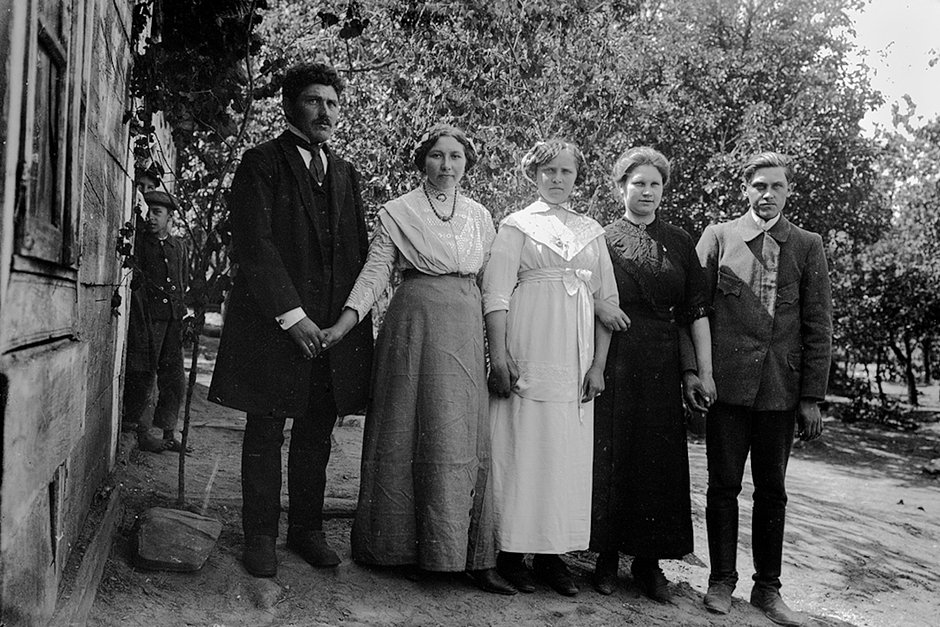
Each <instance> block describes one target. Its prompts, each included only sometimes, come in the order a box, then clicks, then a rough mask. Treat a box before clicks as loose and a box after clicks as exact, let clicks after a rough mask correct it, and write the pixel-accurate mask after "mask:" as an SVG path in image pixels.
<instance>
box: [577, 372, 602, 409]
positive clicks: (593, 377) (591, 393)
mask: <svg viewBox="0 0 940 627" xmlns="http://www.w3.org/2000/svg"><path fill="white" fill-rule="evenodd" d="M603 391H604V369H603V368H598V367H597V366H591V367H590V368H588V371H587V374H585V375H584V384H583V385H582V386H581V402H582V403H589V402H591V401H593V400H594V398H595V397H597V396H600V395H601V392H603Z"/></svg>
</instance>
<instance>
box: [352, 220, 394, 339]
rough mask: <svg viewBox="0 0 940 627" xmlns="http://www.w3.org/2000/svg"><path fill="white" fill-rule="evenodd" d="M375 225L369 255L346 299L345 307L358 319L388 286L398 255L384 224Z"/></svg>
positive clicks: (370, 307) (364, 315)
mask: <svg viewBox="0 0 940 627" xmlns="http://www.w3.org/2000/svg"><path fill="white" fill-rule="evenodd" d="M377 226H378V228H377V229H376V232H375V235H374V236H373V238H372V242H371V243H370V244H369V256H368V257H366V263H365V265H363V266H362V270H361V271H360V272H359V276H358V277H357V278H356V284H355V285H354V286H353V288H352V291H351V292H349V297H348V298H347V299H346V307H349V308H350V309H352V310H354V311H355V312H356V313H358V314H359V320H360V321H361V320H362V319H363V318H365V317H366V314H368V313H369V311H370V310H371V309H372V305H374V304H375V302H376V301H377V300H378V299H379V297H380V296H381V295H382V293H383V292H384V291H385V288H386V287H387V286H388V282H389V279H390V278H391V276H392V270H393V269H394V267H395V260H396V258H397V256H398V248H396V247H395V243H394V242H393V241H392V238H391V237H390V236H389V234H388V231H386V230H385V225H384V224H382V222H381V221H378V222H377Z"/></svg>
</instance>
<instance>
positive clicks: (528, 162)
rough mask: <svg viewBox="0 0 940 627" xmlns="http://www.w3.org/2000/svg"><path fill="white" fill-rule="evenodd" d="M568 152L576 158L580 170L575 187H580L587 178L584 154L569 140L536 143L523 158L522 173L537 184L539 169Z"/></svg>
mask: <svg viewBox="0 0 940 627" xmlns="http://www.w3.org/2000/svg"><path fill="white" fill-rule="evenodd" d="M565 150H567V151H568V152H570V153H571V154H572V155H573V156H574V161H575V164H576V165H577V168H578V175H577V176H576V177H575V180H574V182H575V185H579V184H580V183H581V182H582V181H583V180H584V177H585V174H586V173H585V162H584V153H582V152H581V149H580V148H578V146H577V144H575V143H573V142H570V141H568V140H567V139H561V138H554V139H549V140H548V141H544V142H536V144H535V145H534V146H532V148H530V149H529V152H527V153H525V155H524V156H523V157H522V162H521V164H520V165H521V166H522V173H523V174H524V175H525V177H526V178H527V179H529V180H530V181H532V182H533V183H535V182H536V174H537V173H538V170H539V167H541V166H543V165H545V164H546V163H548V162H549V161H551V160H552V159H554V158H555V157H557V156H558V155H559V154H561V153H562V152H563V151H565Z"/></svg>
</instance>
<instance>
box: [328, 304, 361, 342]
mask: <svg viewBox="0 0 940 627" xmlns="http://www.w3.org/2000/svg"><path fill="white" fill-rule="evenodd" d="M358 323H359V314H358V313H356V312H355V311H354V310H352V309H350V308H349V307H346V308H345V309H343V313H341V314H340V315H339V318H337V319H336V322H335V323H334V324H333V326H331V327H327V328H326V329H323V335H322V340H321V341H322V346H323V350H329V349H331V348H333V347H334V346H336V344H337V343H338V342H339V341H340V340H341V339H343V338H344V337H346V334H347V333H349V332H350V331H352V330H353V328H354V327H355V326H356V325H357V324H358Z"/></svg>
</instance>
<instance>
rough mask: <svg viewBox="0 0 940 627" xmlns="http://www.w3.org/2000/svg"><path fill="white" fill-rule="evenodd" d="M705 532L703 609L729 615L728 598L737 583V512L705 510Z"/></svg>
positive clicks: (729, 600) (733, 509)
mask: <svg viewBox="0 0 940 627" xmlns="http://www.w3.org/2000/svg"><path fill="white" fill-rule="evenodd" d="M705 522H706V527H707V528H708V558H709V561H710V562H711V572H710V573H709V575H708V592H707V593H706V594H705V607H706V608H708V609H709V610H710V611H712V612H716V613H718V614H727V613H728V612H730V611H731V594H732V592H734V586H735V585H736V584H737V583H738V571H737V557H738V508H737V507H736V506H735V507H734V508H726V509H725V508H722V509H718V508H715V507H706V508H705Z"/></svg>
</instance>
